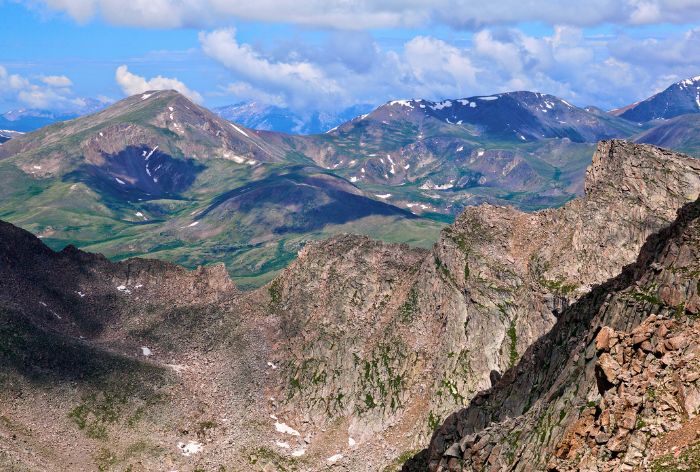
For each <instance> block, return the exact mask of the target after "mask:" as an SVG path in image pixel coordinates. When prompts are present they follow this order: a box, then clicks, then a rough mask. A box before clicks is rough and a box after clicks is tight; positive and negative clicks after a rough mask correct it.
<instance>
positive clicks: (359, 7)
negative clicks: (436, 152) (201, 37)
mask: <svg viewBox="0 0 700 472" xmlns="http://www.w3.org/2000/svg"><path fill="white" fill-rule="evenodd" d="M40 1H41V3H43V4H45V5H46V6H48V7H49V8H51V9H53V10H56V11H61V12H65V13H67V14H68V15H70V16H71V17H73V18H74V19H76V20H77V21H80V22H85V21H88V20H90V19H91V18H94V17H95V16H100V17H101V18H103V19H105V20H106V21H108V22H111V23H113V24H119V25H129V26H147V27H158V28H163V27H173V28H175V27H191V26H199V27H201V26H211V25H217V24H221V23H222V22H230V21H232V20H253V21H265V22H280V23H291V24H297V25H303V26H314V27H324V28H338V29H373V28H393V27H418V26H425V25H428V24H430V23H431V22H436V21H437V22H439V23H442V24H447V25H450V26H452V27H455V28H470V29H472V28H481V27H484V26H488V25H496V24H500V25H503V24H515V23H521V22H542V23H546V24H550V25H554V24H564V25H570V26H582V27H583V26H594V25H601V24H608V23H618V24H656V23H669V22H670V23H680V24H687V23H689V22H693V21H698V20H700V2H699V1H698V0H570V1H567V2H562V1H560V0H529V1H522V0H502V1H500V2H483V1H480V0H403V1H396V0H365V1H362V2H350V1H347V0H307V1H304V2H299V1H298V0H255V1H253V0H239V1H228V0H199V1H191V0H187V1H183V0H130V1H128V2H124V1H123V0H40Z"/></svg>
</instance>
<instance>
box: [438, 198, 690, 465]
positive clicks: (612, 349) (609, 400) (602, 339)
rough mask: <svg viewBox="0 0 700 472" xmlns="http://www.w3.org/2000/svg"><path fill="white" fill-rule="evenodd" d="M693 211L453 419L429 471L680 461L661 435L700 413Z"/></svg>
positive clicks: (581, 301)
mask: <svg viewBox="0 0 700 472" xmlns="http://www.w3.org/2000/svg"><path fill="white" fill-rule="evenodd" d="M699 217H700V201H698V202H695V203H692V204H689V205H687V206H686V207H684V209H683V210H682V211H681V212H680V214H679V217H678V219H677V221H676V222H675V223H674V224H673V226H671V227H670V228H669V229H664V230H661V231H660V232H658V233H657V234H655V235H652V236H651V237H649V239H648V241H647V243H646V244H645V245H644V246H643V248H642V250H641V253H640V255H639V257H638V259H637V262H636V263H635V264H634V265H630V266H629V267H627V268H626V269H625V270H624V271H623V272H622V274H620V275H619V276H618V277H616V278H614V279H612V280H611V281H608V282H606V283H605V284H603V285H601V286H599V287H596V288H595V289H594V290H593V291H591V292H590V293H589V294H587V295H585V296H583V297H582V298H580V299H579V300H578V301H576V302H575V303H574V304H573V305H571V306H570V307H569V308H567V309H565V310H564V312H563V313H562V315H561V316H560V318H559V319H558V321H557V323H556V325H555V326H554V328H553V329H552V331H551V332H550V333H548V334H547V335H546V336H544V337H543V338H542V339H540V340H539V341H537V342H536V343H535V344H534V345H533V346H532V347H531V348H529V349H528V351H527V353H526V354H525V355H524V357H523V359H522V360H521V361H520V362H519V363H518V365H517V366H516V367H514V368H513V369H511V370H509V371H508V372H507V373H506V374H505V376H504V378H503V379H502V380H501V381H500V382H499V383H498V384H497V385H496V386H495V387H494V388H493V389H491V390H490V391H488V392H486V393H483V394H480V395H479V396H477V397H476V398H475V399H474V400H473V401H472V402H471V404H470V405H469V407H468V408H466V409H463V410H461V411H459V412H457V413H455V414H453V415H452V416H450V417H449V418H448V419H447V420H446V421H445V423H444V424H443V425H442V426H441V427H440V428H439V429H438V430H437V431H436V433H435V434H434V436H433V438H432V441H431V445H430V450H429V452H430V460H429V468H430V470H431V471H438V470H464V471H470V470H484V468H486V469H488V470H552V471H554V470H561V471H563V470H572V471H573V470H586V471H608V470H610V471H612V470H616V471H617V470H637V468H639V467H642V468H645V469H646V468H652V467H653V466H654V465H655V464H659V463H660V462H663V461H664V460H666V461H667V460H668V456H666V454H667V453H671V452H675V453H676V457H678V455H680V454H681V452H682V450H681V449H682V448H681V449H678V446H679V445H678V444H675V445H674V444H670V443H668V441H667V439H668V438H673V435H672V434H671V433H669V432H670V431H676V432H677V431H681V432H682V431H683V429H684V428H686V425H688V426H690V427H691V428H694V426H691V424H694V423H689V422H692V421H693V419H694V418H695V417H696V415H697V413H698V387H697V385H696V380H697V379H698V378H699V377H700V367H699V362H700V350H698V346H697V343H696V342H695V339H696V336H697V330H698V325H697V321H696V314H697V313H698V301H699V300H700V299H699V298H698V293H697V292H698V273H699V272H698V269H699V268H700V258H698V254H700V251H699V249H700V238H698V234H699V233H698V230H699V229H700V220H699V219H698V218H699ZM663 438H666V439H663ZM694 440H695V437H694V435H693V437H692V438H691V441H690V442H694ZM665 441H666V442H665ZM687 444H688V441H686V443H685V444H681V446H684V445H687ZM672 446H675V447H676V449H673V450H671V447H672ZM650 452H651V453H650ZM659 461H660V462H659ZM654 470H657V469H654Z"/></svg>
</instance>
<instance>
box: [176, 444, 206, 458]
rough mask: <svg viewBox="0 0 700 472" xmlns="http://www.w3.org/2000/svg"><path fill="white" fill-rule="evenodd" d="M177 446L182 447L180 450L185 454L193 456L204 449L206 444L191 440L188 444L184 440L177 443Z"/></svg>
mask: <svg viewBox="0 0 700 472" xmlns="http://www.w3.org/2000/svg"><path fill="white" fill-rule="evenodd" d="M177 447H178V448H180V452H181V453H182V455H183V456H191V455H192V454H199V453H200V452H202V450H203V449H204V446H203V445H202V444H201V443H198V442H196V441H189V442H188V443H187V444H185V443H182V442H181V443H177Z"/></svg>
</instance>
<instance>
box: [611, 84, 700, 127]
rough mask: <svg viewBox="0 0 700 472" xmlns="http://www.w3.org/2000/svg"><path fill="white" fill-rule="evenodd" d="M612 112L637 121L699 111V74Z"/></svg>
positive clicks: (667, 117) (672, 116)
mask: <svg viewBox="0 0 700 472" xmlns="http://www.w3.org/2000/svg"><path fill="white" fill-rule="evenodd" d="M612 113H613V114H615V115H618V116H621V117H622V118H625V119H628V120H631V121H636V122H639V123H643V122H647V121H653V120H659V119H663V120H667V119H670V118H675V117H676V116H680V115H686V114H689V113H700V76H695V77H691V78H688V79H683V80H681V81H678V82H676V83H675V84H673V85H671V86H669V87H668V88H666V89H665V90H663V91H661V92H659V93H657V94H656V95H653V96H651V97H649V98H647V99H646V100H643V101H641V102H638V103H635V104H632V105H628V106H626V107H623V108H620V109H618V110H613V112H612Z"/></svg>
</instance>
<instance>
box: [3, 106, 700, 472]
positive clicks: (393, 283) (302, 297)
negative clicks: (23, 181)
mask: <svg viewBox="0 0 700 472" xmlns="http://www.w3.org/2000/svg"><path fill="white" fill-rule="evenodd" d="M166 97H167V100H181V98H180V97H179V96H176V95H173V94H170V93H164V94H163V96H160V97H158V96H154V97H153V98H155V99H156V100H165V99H166ZM137 98H138V99H139V100H141V102H136V101H133V100H132V101H129V102H126V103H124V104H122V106H125V107H127V108H129V109H131V110H133V112H134V113H137V114H139V115H140V116H144V111H143V110H144V107H146V108H147V107H148V106H149V105H148V104H143V102H144V101H147V100H148V99H149V98H150V97H149V98H147V99H145V100H144V99H143V98H142V97H137ZM185 103H187V102H180V104H182V105H183V106H184V104H185ZM168 104H171V105H174V106H173V108H174V109H176V110H177V106H179V104H178V102H177V101H175V102H173V101H169V102H167V103H166V104H165V105H166V109H167V106H169V105H168ZM188 106H189V104H188ZM161 107H162V104H158V108H159V109H160V108H161ZM197 111H198V112H199V110H197ZM229 127H230V126H229ZM100 129H102V130H106V128H100ZM205 129H206V130H207V131H208V132H211V133H212V135H213V136H217V135H216V132H217V131H222V130H219V129H210V128H209V127H208V126H207V127H206V128H205ZM241 130H242V131H244V132H246V133H248V132H249V131H250V130H245V129H241ZM194 131H195V130H190V129H188V130H187V132H194ZM102 132H103V134H106V133H105V131H102ZM144 132H146V131H144ZM98 136H99V131H98ZM219 137H221V136H219ZM223 139H233V137H224V138H223ZM251 139H253V138H251ZM200 140H201V141H204V137H201V138H200ZM173 152H174V151H173ZM153 155H155V154H153ZM153 155H151V157H150V158H149V161H150V159H151V158H153ZM258 157H259V158H260V159H262V157H263V156H262V155H259V156H258ZM267 158H268V159H270V161H269V162H274V159H275V157H274V155H271V154H270V155H267ZM141 162H143V161H141ZM243 165H248V164H243ZM125 177H126V176H125ZM583 186H584V189H585V191H584V195H583V196H581V197H578V198H575V199H573V200H572V201H570V202H568V203H567V204H565V205H564V206H562V207H561V208H555V209H546V210H540V211H537V212H529V213H528V212H521V211H519V210H517V209H515V208H512V207H501V206H492V205H488V204H485V205H481V206H476V207H470V208H468V209H466V210H465V211H464V212H463V213H462V214H461V215H460V216H459V217H458V218H457V220H456V221H455V223H454V224H452V225H449V226H447V227H444V228H443V229H442V231H441V232H440V235H439V238H438V240H437V243H436V244H435V245H434V246H433V247H432V249H420V248H411V247H409V246H407V245H405V244H395V243H385V242H378V241H373V240H371V239H369V238H368V237H366V236H352V235H336V236H334V237H332V238H330V239H327V240H325V241H317V242H311V243H309V244H307V245H305V247H304V248H303V249H302V250H301V251H300V253H299V256H298V258H297V259H296V260H295V261H294V262H292V263H291V265H290V266H289V267H288V268H286V269H285V270H284V271H282V272H281V273H280V274H279V275H277V276H276V277H275V278H274V279H273V280H272V281H271V282H269V283H268V284H267V285H266V286H264V287H262V288H259V289H256V290H253V291H248V292H241V291H240V290H238V288H237V287H236V286H235V284H234V283H232V281H231V280H230V279H229V277H228V275H227V273H226V269H225V268H224V267H223V266H221V265H214V266H210V267H207V268H199V269H196V270H194V271H187V270H185V269H183V268H181V267H178V266H176V265H173V264H170V263H166V262H162V261H157V260H145V259H138V258H137V259H129V260H124V261H121V262H116V263H115V262H110V261H109V260H108V259H106V258H105V257H103V256H100V255H95V254H90V253H86V252H83V251H80V250H78V249H76V248H75V247H74V246H68V247H66V248H64V249H63V250H61V251H60V252H54V251H53V250H51V249H50V248H48V247H47V246H46V245H45V244H44V243H43V242H42V241H41V240H40V239H39V238H37V237H35V236H33V235H32V234H30V233H28V232H26V231H24V230H22V229H20V228H17V227H16V226H13V225H11V224H8V223H0V261H2V264H0V288H1V290H0V318H2V323H1V324H0V326H1V327H2V328H0V340H1V341H2V342H1V343H0V346H2V349H0V367H1V369H0V373H1V374H2V375H1V376H0V389H2V393H3V394H2V395H0V405H1V406H2V410H1V411H2V421H0V440H1V441H2V444H3V448H2V449H0V465H1V466H2V467H3V468H8V469H10V470H27V469H28V470H86V469H87V470H92V469H97V470H159V469H160V468H163V467H164V466H165V467H166V468H167V469H168V470H217V471H226V470H236V471H238V470H252V471H283V470H309V471H321V470H349V471H355V470H381V471H386V472H391V471H398V470H405V471H412V470H421V471H425V470H431V471H443V470H469V471H476V470H483V469H484V468H485V467H487V466H488V467H490V468H491V469H493V470H562V471H564V470H596V469H598V470H604V468H606V467H613V468H614V467H618V468H620V469H626V468H630V469H634V468H635V467H640V468H644V469H646V470H655V471H656V470H673V469H670V468H669V467H675V466H678V465H683V466H684V467H686V466H687V467H689V468H690V469H689V470H692V467H693V464H695V463H696V462H695V461H697V459H698V452H697V446H696V442H697V440H696V435H695V431H696V429H697V427H696V424H697V418H698V416H697V414H698V413H699V412H700V400H699V399H700V394H698V392H699V391H700V390H698V388H699V387H698V386H697V382H698V379H699V378H700V375H699V374H700V368H699V367H698V366H700V352H698V348H697V343H696V342H695V341H694V339H696V337H697V333H698V329H700V327H698V326H697V319H696V314H697V313H698V310H700V298H698V293H697V290H698V273H700V271H699V270H698V269H699V268H700V260H698V257H697V254H699V253H700V251H699V249H700V241H699V240H698V234H699V233H698V224H699V223H698V217H700V206H699V205H700V203H698V202H699V200H698V197H699V196H700V162H699V161H697V160H696V159H694V158H692V157H689V156H685V155H681V154H677V153H674V152H671V151H668V150H664V149H660V148H657V147H654V146H650V145H639V144H633V143H629V142H625V141H618V140H611V141H602V142H601V143H600V144H599V145H598V146H597V149H596V151H595V153H594V156H593V157H592V162H591V164H590V166H589V167H588V169H587V171H586V177H585V181H584V185H583ZM674 458H675V459H674ZM669 464H670V465H669Z"/></svg>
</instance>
